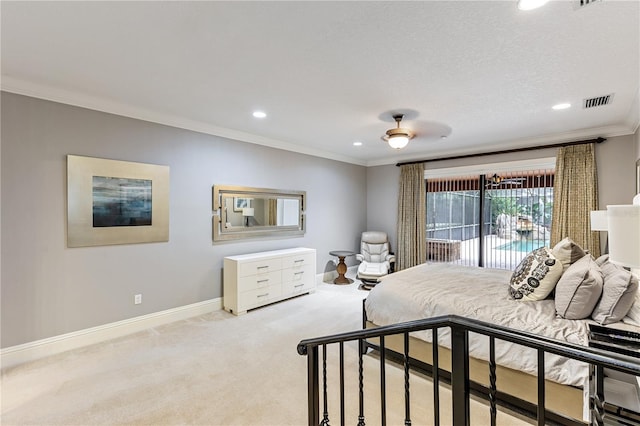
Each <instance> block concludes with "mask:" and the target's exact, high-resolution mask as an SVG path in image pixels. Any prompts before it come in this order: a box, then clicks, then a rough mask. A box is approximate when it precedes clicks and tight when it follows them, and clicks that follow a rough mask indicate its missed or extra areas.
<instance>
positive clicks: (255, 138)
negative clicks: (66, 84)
mask: <svg viewBox="0 0 640 426" xmlns="http://www.w3.org/2000/svg"><path fill="white" fill-rule="evenodd" d="M0 88H1V89H2V90H3V91H5V92H9V93H15V94H18V95H24V96H30V97H33V98H38V99H44V100H47V101H53V102H59V103H62V104H67V105H72V106H77V107H81V108H86V109H91V110H94V111H100V112H106V113H109V114H115V115H120V116H123V117H128V118H134V119H137V120H143V121H149V122H151V123H157V124H163V125H167V126H171V127H177V128H180V129H185V130H192V131H195V132H199V133H204V134H208V135H212V136H219V137H223V138H227V139H233V140H237V141H241V142H248V143H252V144H256V145H262V146H267V147H270V148H276V149H282V150H285V151H291V152H295V153H298V154H305V155H311V156H314V157H321V158H326V159H329V160H336V161H341V162H344V163H351V164H356V165H359V166H365V165H366V162H365V161H363V160H359V159H356V158H351V157H345V156H342V155H337V154H334V153H332V152H328V151H323V150H319V149H315V148H309V147H305V146H301V145H296V144H293V143H290V142H284V141H280V140H277V139H271V138H266V137H263V136H259V135H254V134H251V133H246V132H242V131H239V130H233V129H228V128H225V127H219V126H215V125H213V124H209V123H205V122H202V121H196V120H191V119H188V118H185V117H180V116H176V115H171V114H165V113H161V112H158V111H154V110H151V109H146V108H140V107H137V106H134V105H128V104H124V103H121V102H117V101H114V100H110V99H106V98H101V97H97V96H91V95H87V94H84V93H80V92H75V91H70V90H65V89H60V88H56V87H52V86H47V85H42V84H36V83H32V82H29V81H26V80H21V79H17V78H13V77H9V76H4V75H3V76H2V79H1V83H0Z"/></svg>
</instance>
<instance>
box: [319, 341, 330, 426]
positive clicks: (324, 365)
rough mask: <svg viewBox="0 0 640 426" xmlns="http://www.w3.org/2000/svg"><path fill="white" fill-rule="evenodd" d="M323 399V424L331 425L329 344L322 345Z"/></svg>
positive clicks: (323, 425) (322, 425) (321, 423)
mask: <svg viewBox="0 0 640 426" xmlns="http://www.w3.org/2000/svg"><path fill="white" fill-rule="evenodd" d="M322 399H323V401H324V404H323V405H324V412H323V415H322V421H321V422H320V425H321V426H325V425H326V426H329V412H328V410H327V345H322Z"/></svg>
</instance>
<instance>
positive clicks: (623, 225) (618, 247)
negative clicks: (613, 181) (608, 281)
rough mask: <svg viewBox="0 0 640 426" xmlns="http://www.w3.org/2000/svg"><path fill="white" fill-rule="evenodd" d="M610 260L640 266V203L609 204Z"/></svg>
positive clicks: (630, 265) (628, 265)
mask: <svg viewBox="0 0 640 426" xmlns="http://www.w3.org/2000/svg"><path fill="white" fill-rule="evenodd" d="M607 228H608V231H609V260H610V261H611V262H613V263H617V264H618V265H622V266H627V267H629V268H640V205H620V206H607Z"/></svg>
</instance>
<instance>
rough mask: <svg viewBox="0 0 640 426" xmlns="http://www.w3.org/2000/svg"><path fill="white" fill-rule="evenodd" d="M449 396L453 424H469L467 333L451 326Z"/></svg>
mask: <svg viewBox="0 0 640 426" xmlns="http://www.w3.org/2000/svg"><path fill="white" fill-rule="evenodd" d="M451 398H452V401H451V402H452V407H453V424H454V425H456V426H470V425H471V420H470V406H469V333H468V331H467V330H466V329H465V328H462V327H458V326H453V325H452V326H451Z"/></svg>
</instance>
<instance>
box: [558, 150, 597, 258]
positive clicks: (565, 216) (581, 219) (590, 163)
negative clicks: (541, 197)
mask: <svg viewBox="0 0 640 426" xmlns="http://www.w3.org/2000/svg"><path fill="white" fill-rule="evenodd" d="M553 198H554V200H553V218H552V222H551V246H552V247H553V246H554V245H555V244H557V243H558V242H559V241H560V240H562V239H563V238H565V237H569V238H571V239H572V240H573V241H575V242H576V243H577V244H579V245H580V246H581V247H582V248H584V249H585V250H589V252H590V253H591V254H592V255H593V256H594V257H598V256H600V234H599V232H591V225H590V223H589V217H590V212H591V210H598V173H597V170H596V156H595V147H594V144H592V143H590V144H583V145H573V146H566V147H563V148H559V149H558V154H557V157H556V176H555V181H554V186H553Z"/></svg>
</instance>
